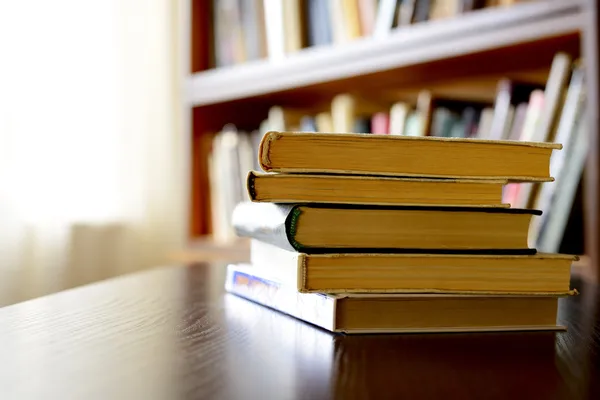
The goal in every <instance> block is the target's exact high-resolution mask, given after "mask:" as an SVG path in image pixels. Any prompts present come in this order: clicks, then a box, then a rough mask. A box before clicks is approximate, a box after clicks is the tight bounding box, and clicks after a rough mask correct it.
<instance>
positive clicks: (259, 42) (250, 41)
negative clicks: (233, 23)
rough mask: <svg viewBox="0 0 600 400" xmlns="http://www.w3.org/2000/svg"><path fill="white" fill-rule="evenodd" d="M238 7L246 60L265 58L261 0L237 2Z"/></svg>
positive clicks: (263, 14) (265, 48)
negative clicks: (240, 15) (239, 8)
mask: <svg viewBox="0 0 600 400" xmlns="http://www.w3.org/2000/svg"><path fill="white" fill-rule="evenodd" d="M239 5H240V7H241V14H242V23H243V29H244V41H245V42H244V43H245V46H246V56H247V58H248V60H257V59H261V58H265V57H267V38H266V32H265V11H264V8H263V0H245V1H241V2H239Z"/></svg>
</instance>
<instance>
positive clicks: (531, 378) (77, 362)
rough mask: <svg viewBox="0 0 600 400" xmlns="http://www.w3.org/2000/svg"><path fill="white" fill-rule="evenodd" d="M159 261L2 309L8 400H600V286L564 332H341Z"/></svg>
mask: <svg viewBox="0 0 600 400" xmlns="http://www.w3.org/2000/svg"><path fill="white" fill-rule="evenodd" d="M222 281H223V269H222V267H221V268H219V267H209V266H207V265H197V266H194V267H172V268H160V269H155V270H151V271H148V272H143V273H138V274H133V275H129V276H126V277H123V278H117V279H114V280H109V281H105V282H103V283H99V284H95V285H91V286H87V287H82V288H79V289H74V290H70V291H66V292H62V293H58V294H55V295H52V296H48V297H44V298H40V299H37V300H32V301H28V302H25V303H21V304H17V305H13V306H9V307H5V308H3V309H0V354H1V357H2V362H1V363H0V388H1V389H0V391H1V398H2V399H41V398H44V399H59V398H60V399H62V398H64V399H79V398H85V399H96V398H98V399H211V398H217V399H238V398H239V399H327V398H340V399H369V398H383V399H388V398H389V399H400V398H402V399H404V398H409V399H432V398H461V399H465V398H468V399H470V398H473V399H508V398H510V399H521V398H526V399H563V398H564V399H567V398H568V399H587V398H589V399H593V398H595V399H597V398H600V397H599V395H600V391H599V390H600V383H599V379H600V365H599V364H600V363H599V358H598V345H599V342H600V324H599V322H598V321H599V314H598V309H597V306H598V300H599V297H598V293H597V291H596V286H595V285H593V284H590V285H589V286H586V285H584V284H583V283H582V282H579V281H574V282H573V285H574V286H575V287H578V288H579V289H580V291H581V292H582V294H581V295H580V296H577V297H572V298H569V299H564V300H561V301H560V313H559V315H560V317H559V319H560V321H559V322H561V323H565V324H567V325H568V326H569V329H568V331H567V332H566V333H550V332H539V333H506V334H427V335H422V334H421V335H419V334H411V335H365V336H344V335H333V334H330V333H328V332H326V331H323V330H321V329H318V328H315V327H313V326H311V325H308V324H305V323H302V322H300V321H298V320H295V319H293V318H291V317H287V316H284V315H282V314H279V313H277V312H275V311H271V310H269V309H266V308H263V307H261V306H259V305H257V304H254V303H251V302H249V301H246V300H243V299H241V298H237V297H235V296H232V295H226V294H224V293H223V291H222V289H221V285H222Z"/></svg>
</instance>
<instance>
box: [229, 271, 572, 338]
mask: <svg viewBox="0 0 600 400" xmlns="http://www.w3.org/2000/svg"><path fill="white" fill-rule="evenodd" d="M225 289H226V290H227V291H228V292H230V293H233V294H235V295H238V296H240V297H244V298H246V299H248V300H251V301H254V302H256V303H259V304H262V305H264V306H267V307H269V308H272V309H274V310H277V311H280V312H282V313H284V314H288V315H291V316H293V317H296V318H298V319H301V320H303V321H306V322H309V323H311V324H313V325H316V326H319V327H321V328H324V329H327V330H329V331H332V332H343V333H392V332H406V333H409V332H415V333H416V332H498V331H532V330H564V329H565V327H564V326H559V325H556V317H557V309H558V297H556V296H501V295H498V296H488V295H485V296H484V295H481V296H479V295H442V294H396V295H394V294H348V293H346V294H343V295H333V294H331V295H330V294H320V293H299V292H298V291H297V290H296V288H295V287H292V286H286V285H284V284H281V283H278V282H277V281H276V280H274V279H272V278H270V277H269V276H266V275H265V274H264V273H263V272H262V271H260V270H255V269H254V268H253V267H252V266H250V265H246V264H239V265H230V266H229V267H228V268H227V279H226V281H225Z"/></svg>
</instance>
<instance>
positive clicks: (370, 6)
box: [358, 0, 377, 36]
mask: <svg viewBox="0 0 600 400" xmlns="http://www.w3.org/2000/svg"><path fill="white" fill-rule="evenodd" d="M358 11H359V17H360V32H361V34H362V36H371V35H372V34H373V29H374V27H375V18H376V16H377V0H358Z"/></svg>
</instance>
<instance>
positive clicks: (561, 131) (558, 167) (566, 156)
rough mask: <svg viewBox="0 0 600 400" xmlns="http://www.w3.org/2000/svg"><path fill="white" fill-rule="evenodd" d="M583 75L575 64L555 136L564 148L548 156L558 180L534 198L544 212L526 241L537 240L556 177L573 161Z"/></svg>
mask: <svg viewBox="0 0 600 400" xmlns="http://www.w3.org/2000/svg"><path fill="white" fill-rule="evenodd" d="M584 75H585V73H584V70H583V68H582V67H581V66H577V67H576V68H575V69H574V71H573V74H572V77H571V81H570V83H569V88H568V91H567V96H566V98H565V104H564V106H563V109H562V114H561V116H560V121H559V123H558V127H557V128H556V136H555V141H556V142H558V143H563V151H560V152H556V153H554V154H553V155H552V157H550V172H551V173H552V174H553V175H555V176H557V179H556V181H554V182H548V183H545V184H544V185H542V187H541V188H540V189H539V192H538V195H537V197H536V198H535V202H534V203H533V205H534V207H535V208H536V209H539V210H542V211H543V212H544V214H542V215H541V216H540V217H538V218H534V219H533V221H532V223H531V226H530V227H529V240H530V242H531V243H533V244H535V243H536V240H537V237H538V234H539V231H540V229H541V226H542V225H543V223H544V219H545V218H547V216H548V214H549V213H548V211H549V210H550V205H551V201H552V198H553V197H554V194H555V192H556V191H557V190H559V188H560V184H561V182H560V181H559V178H558V177H560V175H561V172H562V170H563V168H564V166H565V164H566V163H567V162H572V160H571V159H570V157H571V156H572V154H571V149H570V147H571V146H572V145H573V144H574V143H575V142H576V139H575V140H574V139H573V136H575V135H576V134H577V129H578V125H579V124H580V119H581V118H582V114H583V109H584V107H585V89H584V88H585V80H584ZM569 179H571V178H569ZM574 179H575V180H576V181H578V180H579V176H575V177H574ZM573 194H574V193H573ZM569 211H570V209H569V210H566V211H565V213H567V214H568V212H569Z"/></svg>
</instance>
